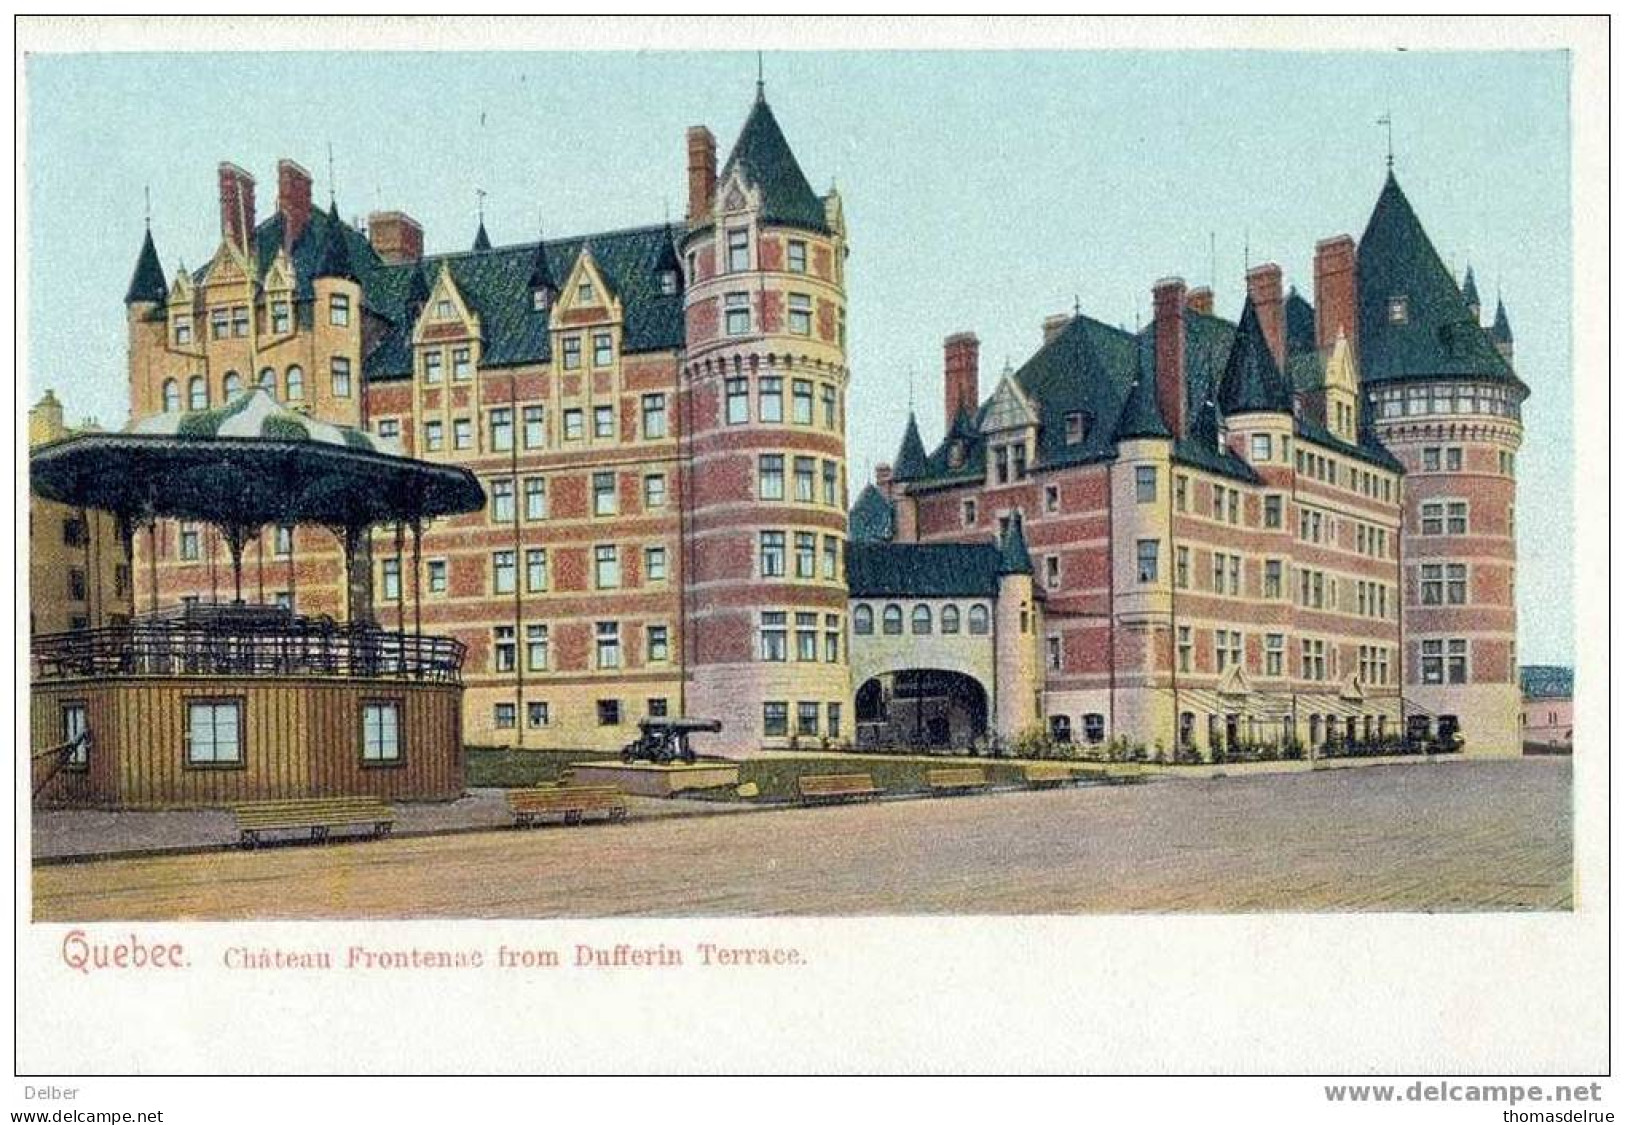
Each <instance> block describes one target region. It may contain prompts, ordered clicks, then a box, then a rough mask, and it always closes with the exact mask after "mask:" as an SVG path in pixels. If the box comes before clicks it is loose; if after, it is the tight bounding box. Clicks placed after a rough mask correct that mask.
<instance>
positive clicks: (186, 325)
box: [175, 305, 287, 345]
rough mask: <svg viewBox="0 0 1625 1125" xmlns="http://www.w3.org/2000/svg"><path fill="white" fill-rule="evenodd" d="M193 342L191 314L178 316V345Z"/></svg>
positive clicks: (284, 329)
mask: <svg viewBox="0 0 1625 1125" xmlns="http://www.w3.org/2000/svg"><path fill="white" fill-rule="evenodd" d="M286 307H287V306H286V305H284V306H283V308H286ZM279 331H283V332H286V331H287V329H286V328H283V329H279ZM191 342H192V318H191V317H189V316H177V317H176V318H175V343H176V345H183V344H190V343H191Z"/></svg>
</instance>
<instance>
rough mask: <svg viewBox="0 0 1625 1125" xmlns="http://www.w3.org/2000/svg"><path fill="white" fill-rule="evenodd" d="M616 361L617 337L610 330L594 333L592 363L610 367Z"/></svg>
mask: <svg viewBox="0 0 1625 1125" xmlns="http://www.w3.org/2000/svg"><path fill="white" fill-rule="evenodd" d="M614 362H615V338H614V337H613V336H611V335H610V334H609V333H608V332H594V333H593V334H592V365H593V366H594V367H608V366H609V365H610V364H612V363H614Z"/></svg>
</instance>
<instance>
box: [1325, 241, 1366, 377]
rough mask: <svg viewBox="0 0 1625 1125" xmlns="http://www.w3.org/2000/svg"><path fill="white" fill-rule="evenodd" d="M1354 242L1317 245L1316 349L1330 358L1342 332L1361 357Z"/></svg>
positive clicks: (1331, 242) (1329, 242)
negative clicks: (1328, 354) (1338, 334)
mask: <svg viewBox="0 0 1625 1125" xmlns="http://www.w3.org/2000/svg"><path fill="white" fill-rule="evenodd" d="M1354 262H1355V258H1354V239H1352V238H1350V237H1349V236H1348V235H1346V234H1340V235H1337V236H1336V237H1335V238H1323V239H1321V240H1320V241H1319V242H1317V243H1315V346H1316V347H1318V348H1319V349H1320V351H1321V354H1323V355H1324V354H1327V353H1329V352H1330V351H1331V350H1332V346H1333V345H1334V344H1336V343H1337V333H1338V331H1339V330H1341V331H1342V333H1343V334H1344V335H1345V336H1347V337H1348V341H1349V346H1350V347H1351V348H1353V349H1354V352H1355V354H1356V355H1358V354H1359V351H1360V349H1359V331H1360V317H1359V304H1358V294H1357V292H1356V284H1355V283H1356V279H1357V275H1356V273H1355V264H1354Z"/></svg>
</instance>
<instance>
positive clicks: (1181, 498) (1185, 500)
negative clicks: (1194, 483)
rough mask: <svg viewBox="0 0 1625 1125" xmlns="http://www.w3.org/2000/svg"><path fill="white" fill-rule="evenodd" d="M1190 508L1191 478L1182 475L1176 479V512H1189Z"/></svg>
mask: <svg viewBox="0 0 1625 1125" xmlns="http://www.w3.org/2000/svg"><path fill="white" fill-rule="evenodd" d="M1189 508H1190V478H1189V477H1187V476H1186V475H1185V474H1183V473H1181V474H1179V475H1178V476H1176V477H1175V478H1174V510H1175V511H1178V512H1183V511H1187V510H1188V509H1189Z"/></svg>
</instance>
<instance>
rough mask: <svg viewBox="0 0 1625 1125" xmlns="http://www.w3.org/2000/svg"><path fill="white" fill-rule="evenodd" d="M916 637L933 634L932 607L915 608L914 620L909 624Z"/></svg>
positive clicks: (921, 606)
mask: <svg viewBox="0 0 1625 1125" xmlns="http://www.w3.org/2000/svg"><path fill="white" fill-rule="evenodd" d="M909 628H910V629H912V630H913V632H914V635H915V636H916V637H923V636H926V635H928V634H929V633H930V632H931V607H930V606H928V605H917V606H915V607H914V614H913V619H912V621H911V622H910V624H909Z"/></svg>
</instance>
